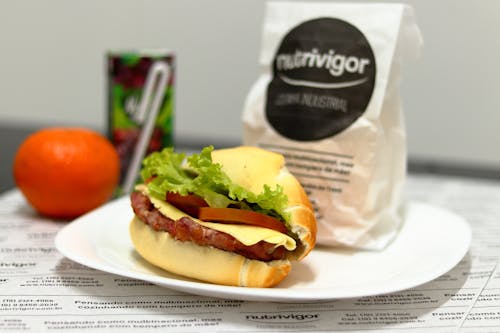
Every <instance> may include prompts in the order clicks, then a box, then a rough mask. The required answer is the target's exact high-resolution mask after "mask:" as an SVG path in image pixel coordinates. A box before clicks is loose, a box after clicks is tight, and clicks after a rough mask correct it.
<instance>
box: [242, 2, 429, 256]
mask: <svg viewBox="0 0 500 333" xmlns="http://www.w3.org/2000/svg"><path fill="white" fill-rule="evenodd" d="M421 43H422V40H421V36H420V33H419V30H418V28H417V26H416V24H415V22H414V20H413V13H412V9H411V8H410V7H409V6H407V5H403V4H360V3H349V4H347V3H328V2H323V3H309V2H308V3H298V2H289V3H288V2H270V3H268V4H267V7H266V17H265V21H264V29H263V39H262V50H261V54H260V66H261V67H260V68H261V74H260V77H259V78H258V80H257V81H256V83H255V84H254V86H253V87H252V89H251V90H250V92H249V94H248V96H247V100H246V103H245V107H244V112H243V142H244V144H247V145H256V146H260V147H263V148H266V149H269V150H274V151H277V152H280V153H282V154H284V155H285V158H286V163H287V168H288V169H289V170H290V171H291V172H292V173H293V174H295V175H296V177H297V178H298V179H299V180H300V182H301V183H302V185H303V186H304V188H305V189H306V192H307V193H308V195H309V197H310V199H311V201H312V203H313V206H314V209H315V212H316V217H317V220H318V237H317V242H318V244H323V245H328V246H348V247H356V248H364V249H381V248H384V246H386V245H387V244H388V242H390V240H391V239H393V238H394V236H395V234H396V233H397V230H398V226H399V225H400V223H401V221H400V216H399V214H398V208H399V207H400V201H401V191H402V187H403V184H404V180H405V177H406V134H405V128H404V121H403V114H402V108H401V101H400V91H399V88H400V80H401V62H402V61H403V60H406V59H408V58H412V57H416V56H417V55H418V53H419V49H420V46H421Z"/></svg>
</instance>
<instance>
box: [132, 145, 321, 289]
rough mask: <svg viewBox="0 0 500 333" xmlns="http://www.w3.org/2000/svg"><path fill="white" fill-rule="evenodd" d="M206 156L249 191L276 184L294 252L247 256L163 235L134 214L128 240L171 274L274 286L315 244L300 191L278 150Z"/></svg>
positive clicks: (245, 149)
mask: <svg viewBox="0 0 500 333" xmlns="http://www.w3.org/2000/svg"><path fill="white" fill-rule="evenodd" d="M212 160H213V161H214V162H215V163H220V164H221V165H222V169H223V171H224V172H225V173H226V174H227V175H228V176H229V177H230V178H231V180H232V181H233V182H234V183H236V184H238V185H240V186H243V187H245V188H246V189H247V190H249V191H251V192H253V193H255V194H259V193H261V192H262V190H263V187H264V185H268V186H269V187H270V188H271V189H275V187H276V185H280V186H282V188H283V192H284V193H285V194H286V195H287V197H288V206H287V208H286V210H285V211H286V213H288V214H289V216H290V219H289V224H290V226H291V231H292V233H293V234H295V235H296V237H297V247H296V248H295V250H293V251H289V252H287V256H286V258H285V259H284V260H273V261H269V262H264V261H259V260H253V259H247V258H245V257H244V256H242V255H239V254H236V253H232V252H228V251H224V250H220V249H217V248H214V247H211V246H200V245H197V244H195V243H193V242H189V241H186V242H182V241H178V240H175V239H174V238H173V237H172V236H171V235H170V234H169V233H167V232H162V231H155V230H153V228H151V227H150V226H149V225H147V224H146V223H144V222H142V221H141V220H139V219H138V218H137V217H134V218H133V219H132V221H131V223H130V235H131V239H132V243H133V244H134V247H135V248H136V250H137V252H138V253H139V254H140V255H141V256H142V257H143V258H144V259H146V260H147V261H149V262H150V263H152V264H154V265H156V266H158V267H161V268H163V269H165V270H167V271H169V272H172V273H176V274H179V275H182V276H187V277H190V278H194V279H198V280H202V281H206V282H211V283H216V284H224V285H233V286H245V287H271V286H275V285H276V284H278V283H279V282H280V281H282V280H283V279H284V278H285V277H286V276H287V275H288V273H289V272H290V270H291V262H290V261H291V260H300V259H302V258H304V257H305V256H306V255H307V254H308V253H309V252H310V251H311V250H312V249H313V248H314V246H315V241H316V220H315V218H314V213H313V209H312V206H311V204H310V202H309V200H308V198H307V196H306V193H305V191H304V189H303V188H302V186H301V185H300V183H299V182H298V181H297V179H296V178H295V177H294V176H293V175H292V174H290V173H289V172H288V170H287V169H286V168H285V160H284V157H283V156H282V155H280V154H277V153H274V152H271V151H267V150H263V149H260V148H257V147H250V146H241V147H236V148H228V149H220V150H214V151H212ZM166 204H167V205H168V203H166ZM186 215H187V214H186Z"/></svg>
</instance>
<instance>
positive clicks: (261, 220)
mask: <svg viewBox="0 0 500 333" xmlns="http://www.w3.org/2000/svg"><path fill="white" fill-rule="evenodd" d="M198 218H199V219H200V220H202V221H206V222H208V221H210V222H220V223H230V224H233V223H234V224H248V225H254V226H259V227H264V228H268V229H273V230H276V231H279V232H281V233H284V234H286V233H287V232H288V230H287V229H286V227H285V225H284V224H283V222H281V221H279V220H278V219H275V218H274V217H271V216H268V215H265V214H262V213H258V212H254V211H250V210H245V209H237V208H213V207H200V210H199V215H198Z"/></svg>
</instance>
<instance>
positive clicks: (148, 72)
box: [106, 50, 175, 192]
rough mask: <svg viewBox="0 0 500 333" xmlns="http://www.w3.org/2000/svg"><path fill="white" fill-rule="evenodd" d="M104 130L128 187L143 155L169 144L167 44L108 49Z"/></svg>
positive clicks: (171, 116) (171, 80)
mask: <svg viewBox="0 0 500 333" xmlns="http://www.w3.org/2000/svg"><path fill="white" fill-rule="evenodd" d="M106 60H107V79H108V134H109V138H110V140H111V141H112V142H113V144H114V145H115V147H116V149H117V151H118V154H119V156H120V162H121V174H120V182H121V189H122V191H123V192H130V191H131V189H132V187H133V185H134V183H135V181H136V179H137V177H138V172H139V169H140V166H141V161H142V159H143V158H144V157H145V156H146V155H147V154H150V153H151V152H154V151H158V150H161V149H162V148H164V147H171V146H173V120H174V64H175V63H174V60H175V58H174V54H173V53H172V52H170V51H166V50H138V51H109V52H108V53H107V59H106Z"/></svg>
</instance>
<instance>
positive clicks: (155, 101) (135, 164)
mask: <svg viewBox="0 0 500 333" xmlns="http://www.w3.org/2000/svg"><path fill="white" fill-rule="evenodd" d="M170 74H171V70H170V67H169V66H168V64H167V63H166V62H165V61H156V62H154V63H153V65H152V66H151V67H150V69H149V71H148V75H147V77H146V84H145V88H144V92H143V94H142V97H141V102H140V104H139V110H138V112H137V113H136V115H134V118H135V120H136V121H137V122H138V123H139V124H142V126H141V132H140V135H139V139H138V141H137V145H136V147H135V149H134V154H133V155H132V160H131V162H130V165H129V168H128V170H127V174H126V176H125V179H124V181H123V185H122V190H123V193H125V194H127V193H130V192H132V190H133V188H134V185H135V182H136V180H137V176H138V173H139V168H140V166H141V162H142V160H143V158H144V155H145V154H146V151H147V147H148V144H149V142H150V140H151V136H152V134H153V129H154V125H155V120H156V117H157V115H158V111H159V109H160V103H161V102H162V100H163V97H164V95H165V93H166V89H165V88H166V85H167V83H168V80H169V78H170ZM155 88H156V89H155ZM153 89H154V95H153ZM151 100H152V101H151Z"/></svg>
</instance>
